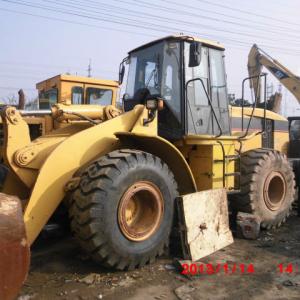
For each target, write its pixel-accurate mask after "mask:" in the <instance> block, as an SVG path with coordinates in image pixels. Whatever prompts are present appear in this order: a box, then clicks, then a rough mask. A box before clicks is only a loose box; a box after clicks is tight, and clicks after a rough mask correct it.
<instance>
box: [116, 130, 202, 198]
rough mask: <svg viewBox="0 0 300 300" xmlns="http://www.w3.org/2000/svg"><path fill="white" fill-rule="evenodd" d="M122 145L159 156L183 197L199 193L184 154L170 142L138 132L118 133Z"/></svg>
mask: <svg viewBox="0 0 300 300" xmlns="http://www.w3.org/2000/svg"><path fill="white" fill-rule="evenodd" d="M116 136H117V137H118V138H119V139H120V141H121V142H122V144H129V145H130V146H132V147H133V148H134V149H138V150H142V151H146V152H149V153H151V154H153V155H156V156H158V157H159V158H160V159H161V160H163V161H164V162H165V163H166V164H167V165H168V166H169V168H170V169H171V171H172V172H173V174H174V177H175V180H176V182H177V184H178V189H179V193H180V194H181V195H184V194H189V193H194V192H196V191H197V188H196V183H195V179H194V176H193V173H192V171H191V169H190V167H189V165H188V163H187V162H186V160H185V158H184V156H183V155H182V153H181V152H180V151H179V150H178V149H177V148H176V147H175V146H174V145H173V144H172V143H170V142H169V141H167V140H165V139H164V138H161V137H159V136H149V135H147V134H143V133H137V132H117V133H116Z"/></svg>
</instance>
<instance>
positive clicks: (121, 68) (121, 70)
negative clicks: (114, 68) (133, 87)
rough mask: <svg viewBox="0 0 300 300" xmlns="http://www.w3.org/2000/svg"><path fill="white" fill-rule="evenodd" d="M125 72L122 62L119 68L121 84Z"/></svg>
mask: <svg viewBox="0 0 300 300" xmlns="http://www.w3.org/2000/svg"><path fill="white" fill-rule="evenodd" d="M124 74H125V66H124V65H123V64H122V65H121V66H120V70H119V84H122V82H123V79H124Z"/></svg>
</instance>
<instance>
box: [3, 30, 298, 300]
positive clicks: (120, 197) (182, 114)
mask: <svg viewBox="0 0 300 300" xmlns="http://www.w3.org/2000/svg"><path fill="white" fill-rule="evenodd" d="M125 65H128V66H129V69H128V78H127V88H126V93H125V94H124V96H123V106H124V112H123V113H121V114H119V115H111V114H109V112H108V111H107V108H106V107H103V106H89V107H85V106H79V107H78V108H77V110H76V109H75V107H72V106H66V105H60V106H59V105H58V106H54V107H53V108H52V117H53V118H54V119H55V120H56V121H57V122H69V125H68V126H67V127H61V128H58V129H56V130H53V131H51V132H50V133H48V134H46V135H42V136H40V137H38V138H37V139H35V140H33V141H32V140H31V139H30V135H29V130H28V125H27V123H26V122H25V121H24V120H23V119H22V117H21V115H20V113H19V112H18V111H17V110H16V109H15V108H12V107H7V108H5V109H3V111H2V120H3V125H4V154H3V157H4V162H5V164H6V165H7V167H8V168H9V170H10V171H9V174H8V176H7V178H6V181H5V184H4V187H3V190H2V193H3V194H2V197H1V201H0V222H1V223H0V224H1V230H0V241H1V244H0V251H1V252H0V257H1V260H0V270H1V273H0V286H1V289H0V298H1V299H10V298H13V297H14V296H15V295H16V291H17V290H18V289H19V288H20V286H21V285H22V282H23V281H24V280H25V278H26V273H27V270H28V266H29V263H28V262H29V247H30V246H31V245H32V244H33V243H34V241H35V239H36V238H37V237H38V235H39V233H40V232H41V230H42V229H43V227H44V225H45V224H46V223H47V221H48V220H49V218H50V217H51V216H52V215H53V213H54V212H55V210H56V209H57V207H58V206H59V204H60V203H61V202H62V201H63V200H64V199H65V200H66V201H65V203H67V205H68V210H69V216H70V224H71V230H72V232H73V234H74V235H75V237H76V238H77V239H78V241H79V242H80V244H81V246H82V247H83V249H85V251H87V253H89V255H90V256H91V257H92V258H93V259H94V260H95V261H97V262H99V263H101V264H103V265H105V266H107V267H111V268H116V269H119V270H124V269H133V268H136V267H141V266H143V265H145V264H146V263H149V262H152V261H153V260H154V259H155V258H156V257H157V256H159V255H161V254H162V253H163V252H164V249H165V248H166V247H167V246H168V244H169V239H170V233H171V230H172V228H173V227H174V226H176V224H173V220H174V207H175V203H176V198H177V196H178V195H187V194H193V193H195V192H197V191H205V190H210V189H219V188H221V189H226V190H227V192H228V194H231V195H234V199H233V200H232V201H233V203H232V204H233V206H234V208H235V209H236V210H238V211H245V212H249V213H252V214H254V215H255V216H256V217H258V218H260V220H261V224H262V226H263V227H266V228H270V227H273V226H279V225H280V224H281V223H282V222H284V221H285V219H286V218H287V216H288V215H289V213H290V210H291V204H292V201H293V198H294V174H293V171H292V169H291V167H290V166H289V163H288V160H287V157H286V156H285V153H286V150H287V146H288V142H289V135H288V122H287V120H286V119H285V118H283V117H281V116H280V115H278V114H276V113H273V112H269V111H267V110H266V109H257V108H255V106H254V107H245V108H244V107H242V108H237V107H230V106H229V105H228V97H227V87H226V73H225V68H224V47H223V46H222V45H220V44H219V43H215V42H212V41H209V40H203V39H198V38H195V37H190V36H182V35H180V36H168V37H166V38H162V39H159V40H156V41H152V42H150V43H148V44H146V45H143V46H141V47H138V48H136V49H134V50H132V51H131V52H129V55H128V57H127V58H126V59H124V60H123V62H122V63H121V65H120V81H122V78H123V75H124V72H125ZM100 119H102V120H105V122H101V123H99V122H98V121H97V120H100ZM270 128H271V130H270ZM211 201H214V199H211ZM22 216H23V217H22ZM14 220H16V221H14ZM201 230H202V229H201ZM11 249H13V251H11ZM16 266H18V273H17V274H16V273H14V272H15V270H16V268H17V267H16ZM14 275H15V276H14Z"/></svg>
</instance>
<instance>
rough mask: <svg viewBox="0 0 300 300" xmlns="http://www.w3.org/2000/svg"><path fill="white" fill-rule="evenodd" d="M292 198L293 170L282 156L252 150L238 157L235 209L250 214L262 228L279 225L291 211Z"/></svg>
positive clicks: (264, 150)
mask: <svg viewBox="0 0 300 300" xmlns="http://www.w3.org/2000/svg"><path fill="white" fill-rule="evenodd" d="M294 198H295V180H294V173H293V170H292V168H291V166H290V164H289V162H288V160H287V158H286V156H285V155H283V154H281V153H280V152H278V151H275V150H270V149H255V150H250V151H247V152H245V153H243V154H242V157H241V193H240V194H239V195H238V196H237V197H234V198H233V201H232V203H231V204H232V207H233V208H234V210H235V211H241V212H247V213H251V214H253V215H255V216H257V217H259V218H260V220H261V227H262V228H267V229H270V228H272V227H279V226H280V225H281V224H282V223H283V222H285V220H286V218H287V217H288V216H289V215H290V212H291V210H292V203H293V201H294Z"/></svg>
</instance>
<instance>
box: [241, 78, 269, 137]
mask: <svg viewBox="0 0 300 300" xmlns="http://www.w3.org/2000/svg"><path fill="white" fill-rule="evenodd" d="M261 77H264V79H265V87H266V80H267V74H266V73H262V74H259V75H256V76H250V77H247V78H245V79H244V80H243V82H242V132H243V131H244V101H245V99H244V92H245V88H244V86H245V82H246V81H247V80H250V79H253V78H259V79H260V78H261ZM258 85H259V80H257V87H258ZM258 90H259V89H258V88H257V91H258ZM264 98H265V99H264V100H265V107H264V130H263V131H261V132H259V133H263V132H264V131H265V128H266V109H267V99H266V88H265V91H264ZM257 99H258V95H255V101H254V105H253V108H252V112H251V115H250V119H249V122H248V125H247V129H246V132H245V134H244V135H241V136H240V137H239V138H244V137H246V136H247V135H248V132H249V128H250V124H251V121H252V118H253V115H254V111H255V108H256V105H257Z"/></svg>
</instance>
